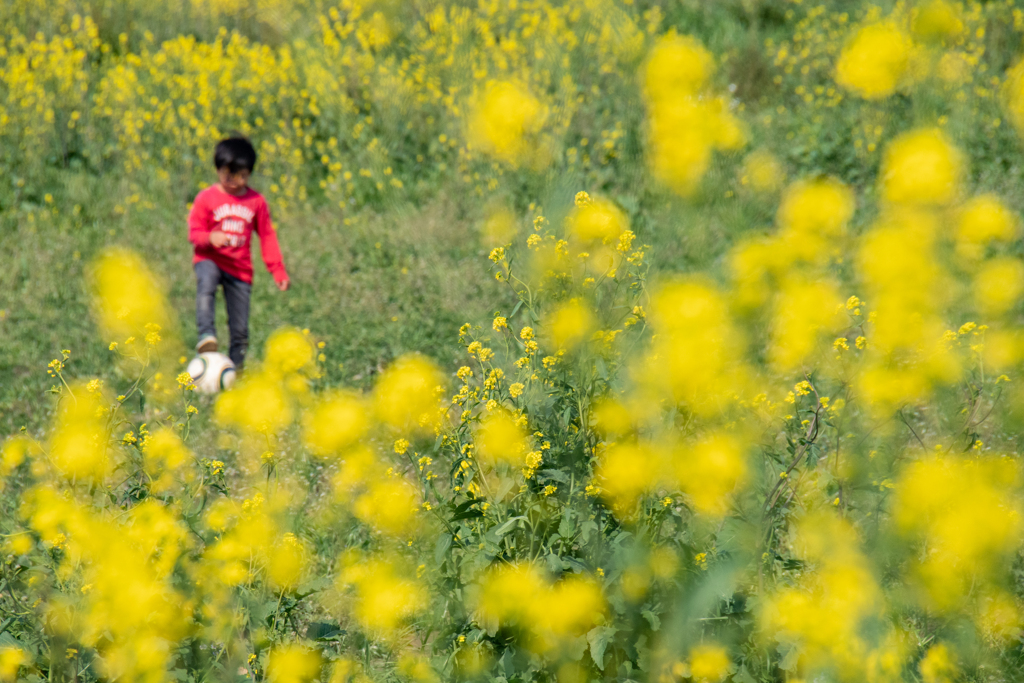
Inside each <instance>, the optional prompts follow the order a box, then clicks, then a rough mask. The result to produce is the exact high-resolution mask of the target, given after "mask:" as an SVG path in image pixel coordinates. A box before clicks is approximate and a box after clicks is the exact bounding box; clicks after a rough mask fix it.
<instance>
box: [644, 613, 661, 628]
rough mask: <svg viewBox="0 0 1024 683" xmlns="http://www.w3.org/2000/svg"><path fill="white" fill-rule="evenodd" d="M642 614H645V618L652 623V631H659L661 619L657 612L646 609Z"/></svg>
mask: <svg viewBox="0 0 1024 683" xmlns="http://www.w3.org/2000/svg"><path fill="white" fill-rule="evenodd" d="M640 614H641V615H642V616H643V618H644V619H646V620H647V623H648V624H650V625H651V630H652V631H657V630H658V629H660V628H661V619H660V618H659V617H658V615H657V614H655V613H654V612H652V611H651V610H649V609H645V610H644V611H643V612H641V613H640Z"/></svg>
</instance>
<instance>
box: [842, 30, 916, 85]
mask: <svg viewBox="0 0 1024 683" xmlns="http://www.w3.org/2000/svg"><path fill="white" fill-rule="evenodd" d="M912 49H913V45H912V42H911V40H910V38H909V37H908V36H907V35H906V34H905V33H904V32H903V31H901V30H900V29H898V28H897V27H896V25H895V24H893V23H890V22H881V23H876V24H869V25H867V26H865V27H863V28H862V29H860V30H859V31H858V32H857V34H856V35H855V36H854V37H853V40H851V41H850V42H849V43H847V45H846V46H845V47H844V48H843V51H842V53H841V54H840V55H839V61H838V63H837V64H836V82H837V83H839V85H841V86H843V87H845V88H848V89H850V90H852V91H854V92H856V93H857V94H858V95H860V96H861V97H863V98H865V99H869V100H874V99H880V98H883V97H887V96H889V95H891V94H892V93H893V92H895V90H896V88H897V87H898V86H899V85H900V83H901V82H902V81H903V79H904V77H905V76H906V74H907V67H908V65H909V63H910V54H911V50H912Z"/></svg>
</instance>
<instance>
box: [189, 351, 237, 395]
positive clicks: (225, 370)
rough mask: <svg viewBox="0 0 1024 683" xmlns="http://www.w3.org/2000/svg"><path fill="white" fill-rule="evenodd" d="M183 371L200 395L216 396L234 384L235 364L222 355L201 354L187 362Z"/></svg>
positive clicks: (214, 352) (214, 353) (215, 353)
mask: <svg viewBox="0 0 1024 683" xmlns="http://www.w3.org/2000/svg"><path fill="white" fill-rule="evenodd" d="M185 371H186V372H188V374H189V375H190V376H191V377H192V383H193V384H195V385H196V389H197V390H199V393H201V394H216V393H217V392H218V391H221V390H222V389H228V388H230V387H231V385H232V384H234V383H235V364H234V363H232V362H231V359H230V358H228V357H227V356H225V355H224V354H223V353H217V352H216V351H211V352H207V353H201V354H199V355H198V356H196V357H195V358H193V359H192V360H190V361H189V363H188V367H187V368H185Z"/></svg>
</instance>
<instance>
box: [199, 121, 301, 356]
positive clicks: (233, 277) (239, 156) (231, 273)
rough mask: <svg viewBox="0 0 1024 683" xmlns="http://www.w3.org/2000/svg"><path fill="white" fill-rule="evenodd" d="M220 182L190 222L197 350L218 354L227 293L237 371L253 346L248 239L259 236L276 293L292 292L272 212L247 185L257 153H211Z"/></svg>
mask: <svg viewBox="0 0 1024 683" xmlns="http://www.w3.org/2000/svg"><path fill="white" fill-rule="evenodd" d="M213 163H214V165H215V166H216V167H217V177H218V180H219V182H218V183H217V184H216V185H212V186H211V187H208V188H206V189H205V190H203V191H202V192H200V193H199V194H198V195H196V199H195V202H194V203H193V205H192V212H191V213H190V214H189V217H188V239H189V241H190V242H191V243H192V244H194V245H195V257H194V258H193V259H192V267H193V268H194V269H195V271H196V327H197V328H198V330H199V343H198V344H196V351H198V352H199V353H203V352H206V351H216V350H217V334H216V328H215V327H214V297H215V295H216V293H217V287H218V285H219V286H221V287H223V288H224V303H225V306H226V308H227V312H228V330H229V331H230V333H231V345H230V348H229V351H228V355H229V356H230V357H231V360H232V361H233V362H234V364H235V367H236V368H238V369H239V370H240V369H241V368H242V366H243V365H244V364H245V352H246V350H247V349H248V347H249V294H250V293H251V291H252V255H251V251H250V246H249V242H250V237H251V236H252V233H253V230H255V231H256V234H257V235H259V236H260V251H261V252H262V253H263V262H264V263H265V264H266V265H267V270H269V271H270V274H271V275H272V276H273V277H274V282H275V284H277V288H278V289H280V290H281V291H282V292H283V291H285V290H286V289H288V284H289V282H288V273H287V272H286V271H285V269H284V262H283V261H282V259H281V249H280V247H279V246H278V244H277V235H276V234H275V233H274V226H273V225H272V224H271V222H270V210H269V209H268V208H267V202H266V200H265V199H263V196H262V195H261V194H259V193H258V192H256V191H254V190H253V189H251V188H250V187H249V186H248V183H249V176H250V175H251V174H252V169H253V167H254V166H255V165H256V150H255V149H254V148H253V146H252V144H250V143H249V141H248V140H246V139H245V138H242V137H231V138H228V139H226V140H221V141H220V142H219V143H217V147H216V149H215V150H214V153H213Z"/></svg>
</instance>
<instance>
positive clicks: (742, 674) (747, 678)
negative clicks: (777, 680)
mask: <svg viewBox="0 0 1024 683" xmlns="http://www.w3.org/2000/svg"><path fill="white" fill-rule="evenodd" d="M732 680H733V681H734V683H757V680H756V679H755V678H754V677H753V676H751V675H750V672H749V671H747V665H746V664H744V665H742V666H741V667H740V670H739V671H737V672H736V673H735V674H733V677H732Z"/></svg>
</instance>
